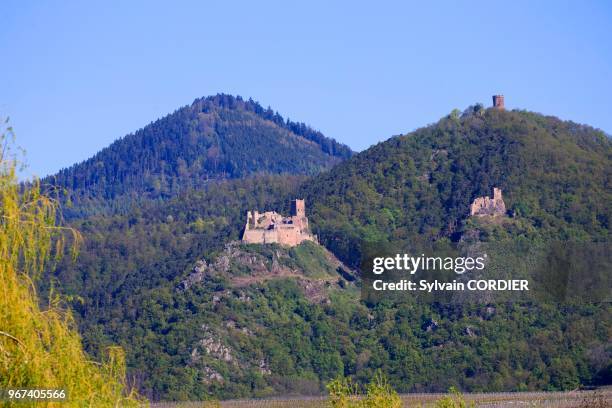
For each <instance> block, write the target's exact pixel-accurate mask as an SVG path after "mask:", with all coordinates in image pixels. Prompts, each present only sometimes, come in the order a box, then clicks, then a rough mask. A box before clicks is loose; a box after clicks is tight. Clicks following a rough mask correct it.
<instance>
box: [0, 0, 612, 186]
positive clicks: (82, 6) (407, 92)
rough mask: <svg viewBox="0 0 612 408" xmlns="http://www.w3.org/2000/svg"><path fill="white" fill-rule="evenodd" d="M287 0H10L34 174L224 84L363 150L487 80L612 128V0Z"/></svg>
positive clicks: (7, 8) (1, 29)
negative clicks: (276, 0) (535, 0)
mask: <svg viewBox="0 0 612 408" xmlns="http://www.w3.org/2000/svg"><path fill="white" fill-rule="evenodd" d="M290 3H297V2H287V1H278V2H266V1H258V2H253V1H249V2H246V1H245V2H230V1H227V2H205V1H193V2H189V1H176V2H170V1H167V2H154V1H146V2H144V1H143V2H136V1H130V2H112V1H107V2H97V3H95V2H70V1H63V2H43V1H39V2H27V1H12V0H9V1H6V0H5V1H3V6H2V23H1V24H0V52H1V56H0V58H1V60H2V63H1V64H0V116H1V117H6V116H9V117H10V119H11V123H12V125H13V126H14V128H15V132H16V134H17V140H18V144H19V145H21V146H22V147H24V148H25V149H26V151H27V160H28V163H29V169H28V171H27V174H35V175H38V176H44V175H46V174H49V173H53V172H55V171H57V170H59V169H60V168H62V167H66V166H69V165H71V164H73V163H75V162H78V161H81V160H84V159H86V158H88V157H90V156H91V155H93V154H94V153H95V152H97V151H98V150H100V149H101V148H103V147H104V146H107V145H108V144H110V143H111V142H112V141H113V140H116V139H117V138H119V137H122V136H124V135H126V134H128V133H131V132H133V131H135V130H137V129H139V128H141V127H143V126H145V125H146V124H148V123H150V122H151V121H153V120H155V119H157V118H159V117H161V116H163V115H165V114H167V113H170V112H172V111H174V110H175V109H177V108H178V107H180V106H183V105H187V104H190V103H191V102H192V101H193V100H194V99H195V98H197V97H201V96H206V95H211V94H216V93H219V92H224V93H231V94H238V95H241V96H243V97H246V98H248V97H252V98H253V99H255V100H257V101H259V102H260V103H261V104H262V105H264V106H268V105H269V106H271V107H272V108H273V109H275V110H278V111H279V112H280V113H281V114H282V115H283V116H285V117H290V118H291V119H292V120H297V121H303V122H306V123H308V124H310V125H311V126H313V127H314V128H317V129H319V130H321V131H322V132H324V133H325V134H326V135H328V136H331V137H334V138H336V139H337V140H339V141H341V142H344V143H346V144H348V145H349V146H351V147H352V148H353V149H355V150H362V149H365V148H367V147H368V146H370V145H372V144H375V143H377V142H379V141H382V140H385V139H387V138H388V137H390V136H392V135H395V134H399V133H405V132H408V131H410V130H413V129H415V128H417V127H420V126H423V125H426V124H428V123H432V122H434V121H436V120H437V119H438V118H440V117H441V116H442V115H444V114H447V113H448V112H450V111H451V110H452V109H453V108H460V109H463V108H465V107H466V106H468V105H470V104H473V103H475V102H481V103H484V104H486V105H489V104H490V103H491V95H492V94H494V93H504V94H505V95H506V105H507V106H508V107H509V108H521V109H528V110H533V111H537V112H542V113H545V114H551V115H556V116H559V117H561V118H563V119H571V120H574V121H577V122H581V123H588V124H590V125H593V126H595V127H598V128H601V129H603V130H604V131H606V132H608V133H610V132H612V104H611V102H610V101H611V100H612V98H611V97H610V95H609V94H610V93H612V78H611V72H612V70H611V68H612V41H611V40H610V39H612V3H611V2H588V1H585V2H576V1H573V2H570V1H568V2H565V1H554V2H546V1H539V2H532V1H529V2H521V1H516V2H515V1H513V2H499V1H495V2H491V1H487V2H478V1H465V2H456V1H455V2H404V1H402V2H384V1H382V2H381V1H376V2H374V1H370V2H357V1H350V2H348V1H347V2H339V1H338V2H334V1H320V2H319V1H307V2H300V3H301V4H290ZM427 3H430V4H427ZM426 4H427V5H426Z"/></svg>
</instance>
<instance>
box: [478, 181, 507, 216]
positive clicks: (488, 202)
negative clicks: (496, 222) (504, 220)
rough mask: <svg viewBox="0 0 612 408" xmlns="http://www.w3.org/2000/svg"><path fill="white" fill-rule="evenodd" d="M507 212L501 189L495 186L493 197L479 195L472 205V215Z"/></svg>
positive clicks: (492, 214) (493, 214)
mask: <svg viewBox="0 0 612 408" xmlns="http://www.w3.org/2000/svg"><path fill="white" fill-rule="evenodd" d="M505 214H506V203H504V199H503V197H502V191H501V189H499V188H497V187H494V188H493V198H490V197H477V198H476V199H475V200H474V201H473V202H472V205H471V206H470V215H472V216H474V215H475V216H478V217H481V216H483V215H491V216H499V215H501V216H503V215H505Z"/></svg>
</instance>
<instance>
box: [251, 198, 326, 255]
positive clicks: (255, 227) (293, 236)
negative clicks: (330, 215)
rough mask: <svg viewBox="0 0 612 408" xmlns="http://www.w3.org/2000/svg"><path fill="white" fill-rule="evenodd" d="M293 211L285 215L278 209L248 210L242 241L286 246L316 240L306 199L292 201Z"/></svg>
mask: <svg viewBox="0 0 612 408" xmlns="http://www.w3.org/2000/svg"><path fill="white" fill-rule="evenodd" d="M291 213H292V215H291V216H289V217H285V216H283V215H281V214H279V213H277V212H276V211H266V212H264V213H259V212H258V211H256V210H255V211H247V221H246V225H245V227H244V234H243V235H242V242H246V243H249V244H272V243H277V244H281V245H286V246H296V245H299V244H300V243H302V242H303V241H315V242H316V237H315V236H314V235H312V234H311V233H310V229H309V227H308V218H307V217H306V204H305V202H304V200H293V201H292V202H291Z"/></svg>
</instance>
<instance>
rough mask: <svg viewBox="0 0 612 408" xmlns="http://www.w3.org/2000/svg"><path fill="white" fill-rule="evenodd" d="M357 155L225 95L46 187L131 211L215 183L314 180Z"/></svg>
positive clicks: (123, 142)
mask: <svg viewBox="0 0 612 408" xmlns="http://www.w3.org/2000/svg"><path fill="white" fill-rule="evenodd" d="M351 155H352V151H351V150H350V148H348V147H347V146H345V145H342V144H340V143H338V142H336V141H335V140H333V139H330V138H327V137H325V136H323V135H322V134H321V133H320V132H318V131H315V130H313V129H312V128H310V127H308V126H306V125H305V124H303V123H296V122H292V121H290V120H285V119H283V117H282V116H280V115H279V114H278V113H277V112H274V111H273V110H272V109H270V108H268V109H264V108H263V107H262V106H261V105H260V104H259V103H257V102H254V101H253V100H251V99H249V100H248V101H247V100H243V99H242V98H241V97H239V96H238V97H234V96H230V95H223V94H220V95H216V96H211V97H207V98H201V99H197V100H195V101H194V102H193V103H192V104H191V105H189V106H185V107H182V108H180V109H178V110H177V111H175V112H174V113H172V114H170V115H167V116H165V117H164V118H162V119H159V120H157V121H155V122H153V123H151V124H149V125H147V126H145V127H144V128H142V129H140V130H138V131H137V132H135V133H133V134H130V135H127V136H125V137H123V138H121V139H119V140H117V141H116V142H114V143H113V144H111V145H110V146H109V147H107V148H105V149H103V150H101V151H100V152H99V153H98V154H96V155H95V156H93V157H92V158H90V159H88V160H86V161H84V162H82V163H79V164H75V165H74V166H72V167H70V168H67V169H64V170H61V171H60V172H59V173H58V174H57V175H55V176H51V177H48V178H46V179H45V180H43V181H44V184H52V185H55V186H59V187H63V188H66V189H67V190H68V192H69V194H70V195H71V198H72V199H73V201H75V202H76V203H77V204H80V205H81V206H86V205H88V204H89V205H90V206H92V205H93V206H95V203H94V204H92V203H91V200H93V201H94V202H95V201H96V200H100V199H102V200H107V201H108V200H118V203H119V204H117V205H122V206H123V208H124V209H125V208H127V207H129V204H130V202H131V199H132V198H138V199H141V198H142V197H146V198H159V197H169V196H172V195H175V194H176V193H177V192H179V191H184V190H186V189H189V188H200V187H202V186H203V185H204V184H206V183H207V182H209V181H210V180H216V179H225V178H240V177H246V176H248V175H251V174H255V173H267V174H309V175H313V174H316V173H318V172H320V171H321V170H324V169H327V168H329V167H330V166H332V165H334V164H336V163H338V162H339V161H340V160H342V159H345V158H348V157H350V156H351ZM98 205H100V204H98Z"/></svg>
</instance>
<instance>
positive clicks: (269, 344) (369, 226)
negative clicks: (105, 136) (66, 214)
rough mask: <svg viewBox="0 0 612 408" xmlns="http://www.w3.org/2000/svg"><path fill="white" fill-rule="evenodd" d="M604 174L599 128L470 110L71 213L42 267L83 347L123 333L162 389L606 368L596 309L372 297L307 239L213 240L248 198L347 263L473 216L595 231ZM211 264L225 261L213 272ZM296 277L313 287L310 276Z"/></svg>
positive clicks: (541, 385)
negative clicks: (49, 272)
mask: <svg viewBox="0 0 612 408" xmlns="http://www.w3.org/2000/svg"><path fill="white" fill-rule="evenodd" d="M217 104H218V102H217ZM257 123H258V122H257ZM262 157H266V156H262ZM611 172H612V145H611V142H610V139H609V138H608V136H606V135H604V134H603V133H602V132H600V131H597V130H595V129H593V128H591V127H588V126H583V125H577V124H575V123H572V122H563V121H560V120H558V119H556V118H553V117H546V116H542V115H539V114H534V113H530V112H523V111H512V112H508V111H499V110H494V109H486V110H485V109H483V108H482V107H481V106H474V107H470V108H468V109H467V110H466V111H465V112H464V113H463V114H459V113H458V112H456V111H455V112H453V113H452V114H451V115H449V116H448V117H445V118H443V119H441V120H440V121H439V122H438V123H436V124H433V125H431V126H428V127H425V128H422V129H419V130H417V131H415V132H412V133H410V134H407V135H403V136H399V137H394V138H392V139H389V140H387V141H386V142H383V143H380V144H378V145H376V146H373V147H372V148H370V149H368V150H366V151H364V152H362V153H360V154H358V155H356V156H354V157H352V158H349V159H347V160H345V161H344V162H342V163H340V164H338V165H336V167H334V169H333V171H328V172H323V173H321V174H319V175H316V176H313V177H308V176H304V175H299V176H286V175H269V174H268V175H259V174H258V175H253V176H249V177H246V178H239V179H223V180H213V181H210V182H209V183H206V184H204V185H203V186H202V187H201V188H193V189H190V188H187V189H185V190H184V191H180V192H179V193H178V195H176V196H175V197H170V198H169V199H167V200H164V201H147V202H145V203H142V204H139V205H134V206H132V207H131V208H130V209H129V211H126V212H123V213H117V214H114V215H112V216H108V215H100V214H98V215H95V216H89V217H84V218H82V219H74V220H72V221H71V225H73V226H75V227H76V228H77V229H79V230H80V231H81V232H82V233H83V235H84V238H85V241H84V246H83V247H82V249H81V253H80V255H79V258H78V259H77V260H76V262H72V261H71V260H70V259H69V257H66V258H64V259H63V260H62V261H61V262H60V263H59V265H58V267H57V269H56V270H55V271H54V272H53V278H54V279H55V283H56V288H57V290H60V291H61V292H63V293H64V294H66V295H70V296H71V297H68V299H74V300H73V301H72V306H73V308H74V309H75V310H76V312H77V315H78V321H79V325H80V328H81V331H82V333H83V336H84V338H85V342H86V346H87V347H88V350H89V351H90V352H92V353H93V355H94V356H97V355H99V354H100V350H101V349H102V348H103V347H104V346H106V345H109V344H119V345H121V346H123V347H124V348H125V349H126V352H127V360H128V366H129V374H130V375H132V376H134V378H135V380H136V382H137V384H138V386H139V387H140V388H141V390H142V391H143V392H144V393H145V394H147V395H150V396H152V397H154V398H156V399H157V398H160V399H192V400H196V399H203V398H205V397H207V396H210V395H214V396H217V397H246V396H267V395H273V394H290V393H305V394H313V393H319V392H322V390H323V389H324V384H325V382H327V381H329V380H330V379H332V378H334V377H335V376H337V375H347V376H352V377H354V378H355V379H356V380H357V381H358V382H367V381H368V380H369V379H370V378H371V377H372V375H373V373H374V372H375V371H376V370H377V369H381V370H382V371H383V372H384V373H385V374H386V375H387V376H388V377H389V378H390V381H391V383H392V385H393V386H394V387H395V388H396V389H397V390H399V391H402V392H408V391H445V390H447V389H448V387H449V386H451V385H455V386H458V387H459V388H461V389H464V390H470V391H502V390H558V389H574V388H576V387H578V386H580V385H581V384H582V385H585V384H586V385H589V384H602V383H609V382H611V381H612V352H611V350H610V338H612V307H611V306H610V305H609V304H586V303H584V304H578V305H569V304H552V305H551V304H521V303H503V304H473V305H472V304H465V305H444V304H423V303H418V302H415V301H413V300H411V299H406V301H403V302H396V303H394V302H382V303H379V304H371V303H368V302H364V301H362V300H361V299H360V297H359V293H358V291H356V290H355V287H356V286H358V285H359V284H360V282H359V280H357V281H354V277H353V275H352V274H351V273H347V272H346V270H344V269H342V268H341V269H340V270H338V269H337V270H336V271H334V270H333V267H331V266H330V265H334V262H333V261H332V262H331V263H330V258H329V257H328V256H326V255H325V251H324V250H323V249H321V248H318V247H316V246H312V245H307V246H305V247H298V248H295V249H294V250H290V251H287V250H286V249H283V248H278V247H274V246H249V247H246V248H244V247H242V248H240V249H239V250H238V254H245V255H244V256H236V257H233V256H232V255H231V254H232V253H234V252H232V251H233V250H232V249H231V248H236V247H235V246H230V247H229V249H228V247H226V244H227V243H229V242H231V241H233V240H236V239H238V238H239V236H240V232H241V229H242V227H243V225H244V221H245V220H244V216H245V211H246V210H247V209H258V210H265V209H275V210H277V211H280V212H287V211H288V205H289V200H290V199H291V198H295V197H296V196H297V197H300V196H302V197H305V198H306V203H307V213H308V216H309V218H310V223H311V226H312V227H313V229H314V230H315V232H316V233H318V234H319V237H320V239H321V242H322V243H323V244H324V245H325V246H326V247H327V248H328V249H329V250H330V251H331V252H333V253H334V255H335V256H337V257H338V258H340V259H341V260H342V261H344V262H345V264H348V265H349V266H352V267H355V266H358V265H359V262H360V259H361V257H362V252H363V248H364V246H365V245H367V244H368V243H372V242H376V243H391V244H394V245H395V244H397V245H401V246H405V247H411V246H414V245H417V244H423V245H425V244H427V243H436V242H438V243H440V242H451V241H460V240H461V239H462V237H463V236H465V235H466V234H467V233H468V232H470V233H472V232H474V231H476V232H478V233H479V234H477V239H480V240H482V241H483V242H485V241H514V240H521V242H524V243H525V245H527V246H529V245H531V244H535V243H539V242H543V241H546V240H551V239H562V240H564V239H568V240H582V241H608V242H609V220H610V205H609V204H610V202H612V196H611V194H612V188H611V185H610V184H611V181H612V180H611V178H612V174H611ZM494 186H495V187H500V188H502V190H503V193H504V198H505V200H506V205H507V207H508V210H509V211H508V214H507V217H505V218H504V221H503V222H500V223H496V224H492V225H479V224H478V223H474V222H472V221H470V220H469V219H468V217H467V214H468V213H469V203H470V202H471V201H472V200H473V199H474V197H476V196H481V195H490V190H491V188H492V187H494ZM94 191H95V189H94ZM228 251H229V252H228ZM224 258H228V259H229V261H225V260H224ZM203 259H204V260H206V262H207V266H206V268H203V267H202V265H203V264H202V262H200V261H201V260H203ZM254 263H255V264H259V265H263V266H265V265H268V269H269V272H270V274H269V276H267V278H265V279H264V278H262V279H256V280H254V281H252V282H249V281H248V279H247V280H244V279H243V278H244V277H249V276H255V277H261V276H263V275H266V271H265V270H264V269H265V268H263V269H262V268H261V267H258V268H256V269H253V265H254ZM211 265H214V266H215V267H213V268H212V270H213V271H216V272H218V271H219V270H222V273H216V272H215V273H212V274H208V275H207V272H206V271H208V270H210V268H211ZM223 265H228V266H227V268H226V267H225V266H223ZM273 265H277V266H276V268H278V267H279V266H278V265H280V266H281V267H282V266H283V265H284V266H285V267H289V268H290V269H292V270H294V271H296V272H295V273H296V274H297V275H299V276H300V277H296V276H293V275H291V274H289V275H287V274H285V275H283V274H279V273H273V271H274V270H275V267H274V266H273ZM207 268H208V269H207ZM277 270H278V269H277ZM308 276H311V277H312V276H318V277H319V278H324V279H323V280H325V282H326V283H325V285H327V286H325V289H324V290H321V288H318V286H317V284H316V283H313V282H310V283H304V280H303V279H302V278H301V277H308ZM240 279H243V280H240ZM237 282H241V284H240V285H237ZM317 288H318V289H317ZM313 294H314V295H313Z"/></svg>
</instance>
